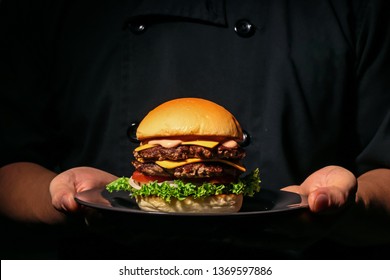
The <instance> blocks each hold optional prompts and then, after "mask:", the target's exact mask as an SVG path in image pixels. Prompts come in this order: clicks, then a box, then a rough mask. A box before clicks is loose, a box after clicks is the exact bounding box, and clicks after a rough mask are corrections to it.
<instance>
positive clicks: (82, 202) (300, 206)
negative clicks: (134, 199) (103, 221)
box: [74, 187, 309, 217]
mask: <svg viewBox="0 0 390 280" xmlns="http://www.w3.org/2000/svg"><path fill="white" fill-rule="evenodd" d="M105 191H107V190H106V188H105V187H100V188H94V189H89V190H85V191H82V192H79V193H76V195H75V197H74V199H75V201H76V202H77V203H78V204H80V205H83V206H85V207H90V208H93V209H96V210H104V211H112V212H120V213H128V214H135V215H153V216H158V215H160V216H177V217H179V216H185V217H188V216H191V217H208V216H210V217H215V216H232V217H233V216H234V217H235V216H252V215H267V214H275V213H282V212H283V213H284V212H290V211H296V210H299V209H308V207H309V206H308V202H307V197H306V196H303V195H299V194H296V195H299V196H300V197H301V202H300V203H295V204H289V205H286V207H285V208H278V209H270V210H259V211H245V212H244V211H243V212H240V211H239V212H235V213H183V212H157V211H144V210H141V209H133V208H125V207H115V206H112V205H110V206H108V205H103V204H99V203H93V202H89V201H85V200H83V199H81V198H80V196H81V195H85V193H87V192H92V193H96V192H97V193H99V195H100V196H101V197H102V198H104V199H105V200H106V201H107V202H108V203H109V204H111V202H110V201H109V200H107V199H106V198H105V197H103V192H105ZM263 191H269V192H273V193H278V192H287V191H283V190H273V189H265V188H263ZM107 192H108V191H107ZM120 192H122V193H125V192H124V191H120Z"/></svg>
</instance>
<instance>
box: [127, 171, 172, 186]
mask: <svg viewBox="0 0 390 280" xmlns="http://www.w3.org/2000/svg"><path fill="white" fill-rule="evenodd" d="M131 177H132V178H133V180H134V181H136V182H138V183H141V184H145V183H149V182H154V181H157V182H159V183H160V182H164V181H170V180H172V178H170V177H165V176H149V175H145V174H143V173H141V172H139V171H134V173H133V175H132V176H131Z"/></svg>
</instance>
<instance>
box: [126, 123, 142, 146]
mask: <svg viewBox="0 0 390 280" xmlns="http://www.w3.org/2000/svg"><path fill="white" fill-rule="evenodd" d="M138 125H139V123H138V122H132V123H131V124H130V125H129V126H128V128H127V131H126V134H127V138H128V139H129V140H130V142H133V143H140V141H139V140H138V139H137V135H136V133H137V128H138Z"/></svg>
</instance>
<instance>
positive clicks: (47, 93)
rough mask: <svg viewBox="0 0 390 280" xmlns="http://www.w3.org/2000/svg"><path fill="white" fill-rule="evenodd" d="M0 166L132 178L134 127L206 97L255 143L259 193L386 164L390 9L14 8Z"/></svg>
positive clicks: (250, 164) (268, 4)
mask: <svg viewBox="0 0 390 280" xmlns="http://www.w3.org/2000/svg"><path fill="white" fill-rule="evenodd" d="M0 7H1V10H0V12H1V16H0V20H1V26H2V27H1V32H2V34H1V38H2V41H1V44H0V48H1V53H0V56H1V65H0V68H1V78H0V79H1V83H0V91H1V105H0V106H1V114H2V117H1V131H2V132H1V133H2V137H1V145H0V149H1V157H0V160H1V164H2V165H4V164H7V163H10V162H15V161H32V162H36V163H39V164H42V165H43V166H46V167H47V168H50V169H53V170H56V171H61V170H66V169H68V168H71V167H75V166H81V165H86V166H93V167H97V168H100V169H103V170H106V171H109V172H112V173H114V174H116V175H118V176H121V175H125V176H129V175H130V174H131V172H132V167H131V164H130V161H131V160H132V150H133V149H134V148H135V146H136V145H137V144H134V143H132V142H130V141H129V139H128V137H127V130H128V127H129V125H130V124H131V123H132V122H135V121H139V120H141V119H142V118H143V117H144V116H145V115H146V113H147V112H148V111H149V110H151V109H152V108H154V107H155V106H157V105H159V104H160V103H162V102H164V101H167V100H169V99H172V98H177V97H202V98H207V99H210V100H212V101H214V102H217V103H219V104H221V105H223V106H224V107H226V108H227V109H228V110H229V111H231V112H232V113H233V114H234V115H235V116H236V118H237V119H238V121H239V122H240V124H241V125H242V127H243V128H244V129H245V130H246V131H247V132H248V133H249V134H250V138H251V143H250V145H249V146H248V147H247V149H246V150H247V157H246V158H245V160H244V164H245V165H246V167H247V169H248V170H252V169H253V168H255V167H259V168H260V176H261V179H262V186H263V187H264V188H274V189H279V188H281V187H284V186H287V185H290V184H299V183H301V182H302V180H303V179H304V178H306V177H307V176H308V175H309V174H310V173H312V172H313V171H315V170H317V169H319V168H321V167H323V166H326V165H330V164H336V165H341V166H344V167H346V168H348V169H350V170H352V171H353V172H354V173H355V174H356V175H360V174H362V173H364V172H366V171H368V170H370V169H374V168H379V167H387V168H390V113H389V108H390V79H389V77H390V22H389V17H388V12H389V10H390V6H389V2H388V1H380V0H372V1H358V0H356V1H346V0H345V1H344V0H322V1H296V0H294V1H288V0H284V1H282V0H280V1H279V0H276V1H270V0H258V1H254V0H253V1H234V0H227V1H216V0H215V1H213V0H209V1H180V0H164V1H153V0H148V1H124V0H122V1H119V0H118V1H43V0H41V1H16V0H14V1H7V0H3V1H2V2H1V4H0Z"/></svg>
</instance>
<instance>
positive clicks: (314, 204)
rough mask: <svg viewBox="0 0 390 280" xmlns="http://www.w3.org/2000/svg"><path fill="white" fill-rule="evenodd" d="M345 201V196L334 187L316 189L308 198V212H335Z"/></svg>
mask: <svg viewBox="0 0 390 280" xmlns="http://www.w3.org/2000/svg"><path fill="white" fill-rule="evenodd" d="M347 200H348V197H347V195H346V194H345V193H344V192H342V191H341V190H340V189H339V188H335V187H323V188H318V189H316V190H315V191H313V192H311V193H310V194H309V196H308V203H309V207H310V210H311V211H313V212H315V213H320V212H321V213H328V212H335V211H337V210H339V209H341V208H343V207H344V206H345V205H346V203H347Z"/></svg>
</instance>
